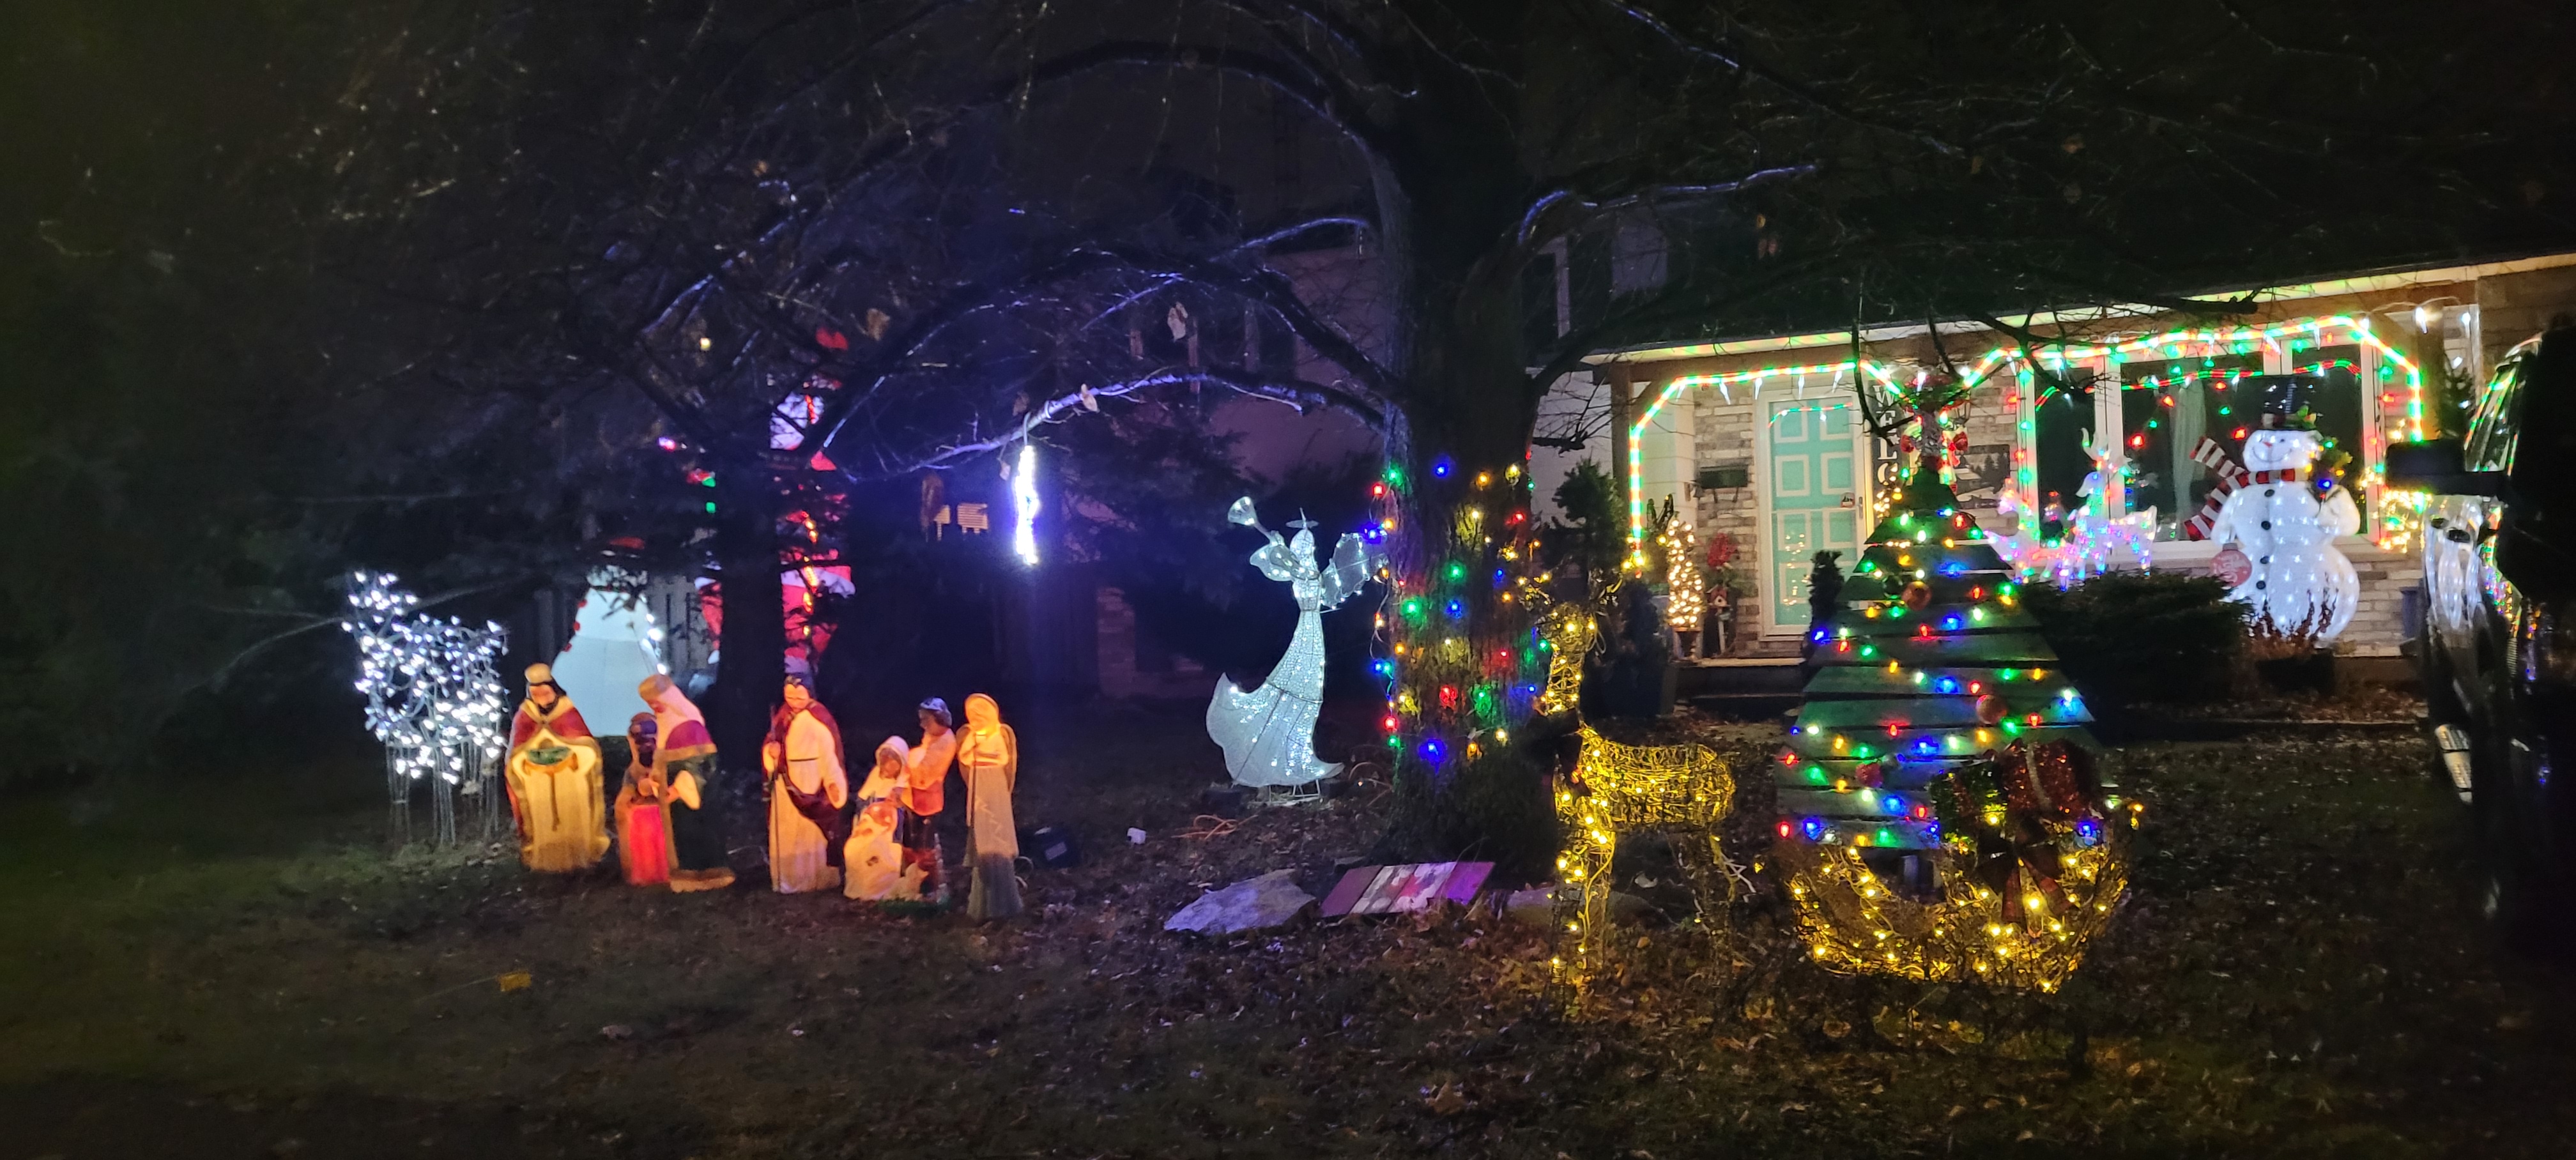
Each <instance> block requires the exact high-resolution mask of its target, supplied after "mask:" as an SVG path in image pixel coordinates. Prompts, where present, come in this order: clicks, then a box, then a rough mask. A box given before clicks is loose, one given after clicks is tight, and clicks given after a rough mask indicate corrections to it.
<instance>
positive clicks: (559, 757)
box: [504, 664, 608, 874]
mask: <svg viewBox="0 0 2576 1160" xmlns="http://www.w3.org/2000/svg"><path fill="white" fill-rule="evenodd" d="M527 678H528V699H527V700H525V701H522V702H520V703H519V712H518V714H517V715H516V716H514V717H512V718H511V719H510V758H509V762H508V764H507V767H506V770H505V772H506V774H507V777H506V778H505V779H504V780H505V781H506V783H507V784H508V786H509V789H510V810H511V813H512V814H514V815H515V816H516V817H517V818H518V822H519V860H520V861H521V862H523V863H525V864H526V865H527V867H528V869H530V870H540V871H545V872H547V873H553V874H564V873H571V872H573V871H579V870H588V869H590V868H591V867H593V866H596V865H598V864H599V859H600V858H601V856H603V855H605V854H607V853H608V811H607V809H606V806H605V801H604V791H603V787H602V786H601V784H600V776H599V766H600V757H599V742H598V741H597V740H596V739H594V738H592V737H591V735H590V726H589V725H587V724H584V723H583V722H582V719H581V711H580V710H578V709H575V708H573V705H572V698H571V697H570V696H567V695H565V693H564V690H563V686H562V685H558V684H556V683H555V674H554V670H553V669H552V668H551V667H549V666H546V665H542V664H537V665H529V666H528V671H527Z"/></svg>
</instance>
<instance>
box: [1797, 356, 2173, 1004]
mask: <svg viewBox="0 0 2576 1160" xmlns="http://www.w3.org/2000/svg"><path fill="white" fill-rule="evenodd" d="M1956 398H1957V394H1956V392H1946V393H1944V394H1943V395H1942V397H1940V398H1937V399H1935V398H1927V397H1925V396H1923V395H1920V394H1918V395H1916V396H1914V397H1911V398H1903V399H1900V400H1899V401H1900V402H1902V403H1904V404H1906V405H1907V408H1908V409H1909V410H1911V411H1914V412H1915V413H1916V415H1917V419H1916V423H1917V424H1918V426H1917V431H1918V432H1921V431H1938V430H1940V429H1941V428H1943V427H1945V426H1947V424H1946V422H1945V421H1944V419H1943V417H1942V415H1941V411H1942V410H1943V408H1944V407H1945V406H1946V405H1947V404H1949V403H1952V402H1955V401H1956ZM1949 442H1950V441H1949V440H1945V439H1940V438H1937V437H1934V438H1920V437H1917V438H1911V439H1908V440H1906V441H1905V446H1906V447H1907V448H1908V449H1909V450H1912V449H1913V448H1915V447H1920V448H1921V451H1920V454H1919V457H1918V458H1916V459H1915V460H1914V462H1913V464H1912V469H1911V473H1910V475H1909V476H1908V478H1907V479H1906V482H1905V485H1904V488H1903V489H1902V491H1901V492H1900V493H1899V494H1898V495H1897V496H1896V497H1895V498H1894V499H1893V501H1892V502H1891V503H1889V504H1888V509H1889V510H1888V511H1887V512H1886V513H1885V518H1884V519H1883V520H1882V521H1881V522H1880V523H1879V525H1878V527H1877V528H1876V529H1875V530H1873V531H1872V532H1871V534H1870V538H1869V545H1868V547H1867V549H1866V550H1864V551H1863V553H1862V554H1861V559H1860V561H1859V563H1858V564H1857V565H1855V566H1854V567H1853V569H1852V575H1851V578H1850V580H1849V581H1848V582H1847V583H1846V584H1845V585H1844V586H1843V589H1842V593H1841V596H1840V599H1839V601H1838V603H1837V605H1836V608H1835V611H1834V613H1833V615H1832V617H1831V618H1830V619H1829V620H1827V621H1826V622H1824V623H1820V624H1818V625H1816V626H1814V628H1813V629H1811V633H1812V639H1813V642H1814V644H1815V646H1816V647H1815V660H1816V663H1817V664H1818V665H1820V666H1821V667H1820V668H1819V669H1818V670H1817V672H1816V674H1815V676H1814V678H1813V679H1811V680H1810V681H1809V682H1808V684H1807V689H1806V703H1805V705H1804V706H1803V707H1802V708H1801V709H1800V710H1799V712H1798V720H1797V724H1796V725H1795V726H1794V727H1793V728H1792V729H1791V737H1790V744H1789V748H1788V750H1787V751H1786V752H1784V753H1782V754H1781V755H1780V759H1779V764H1778V765H1777V766H1776V767H1775V771H1776V776H1777V780H1778V785H1779V796H1778V801H1779V809H1780V819H1779V823H1778V834H1779V843H1778V849H1777V859H1778V862H1779V864H1780V868H1781V870H1782V872H1783V874H1784V876H1785V877H1786V878H1787V880H1788V882H1789V885H1790V892H1791V895H1792V898H1793V901H1794V902H1795V903H1796V906H1797V911H1798V916H1799V922H1800V926H1801V928H1802V930H1803V932H1804V934H1805V936H1806V940H1807V942H1808V945H1809V947H1810V949H1811V951H1812V952H1813V954H1814V956H1815V958H1816V959H1817V961H1818V962H1820V963H1822V964H1824V965H1826V966H1827V967H1830V968H1833V969H1837V970H1861V971H1871V972H1878V973H1885V974H1892V975H1899V976H1903V977H1906V978H1914V979H1979V980H1984V981H1988V982H1996V983H2003V984H2006V985H2013V986H2035V987H2039V988H2041V989H2043V990H2055V989H2056V988H2057V986H2058V985H2059V984H2060V983H2062V982H2064V981H2065V979H2066V977H2067V976H2068V975H2069V974H2071V973H2072V972H2073V971H2074V969H2075V967H2076V964H2077V963H2078V962H2079V961H2081V959H2082V956H2083V952H2084V949H2085V946H2086V944H2087V943H2088V942H2089V940H2090V939H2091V938H2092V937H2093V936H2094V935H2095V934H2096V933H2098V932H2099V931H2100V930H2101V929H2102V927H2103V926H2104V925H2105V924H2106V923H2107V922H2108V921H2109V920H2110V917H2111V915H2112V913H2113V911H2114V910H2115V908H2116V907H2117V905H2118V903H2119V901H2120V898H2121V896H2122V894H2123V892H2124V891H2125V889H2126V884H2127V881H2128V874H2127V868H2128V854H2127V849H2128V843H2127V834H2128V831H2129V830H2130V829H2131V828H2133V827H2134V826H2135V824H2136V815H2137V813H2138V810H2139V807H2138V805H2137V804H2136V803H2134V802H2128V801H2124V800H2123V799H2122V798H2121V797H2120V796H2119V795H2118V793H2117V791H2116V789H2115V788H2114V787H2111V786H2108V785H2105V784H2103V782H2102V780H2101V778H2100V777H2099V776H2098V775H2097V773H2096V766H2095V763H2094V761H2093V750H2094V747H2095V743H2094V742H2093V740H2092V738H2091V736H2090V735H2089V734H2088V732H2087V731H2086V730H2085V728H2084V724H2085V723H2086V722H2088V721H2090V720H2091V719H2092V718H2091V715H2090V714H2089V713H2087V712H2086V710H2085V707H2084V700H2083V697H2082V695H2081V694H2080V693H2078V692H2077V690H2076V688H2075V685H2074V683H2073V682H2072V681H2070V680H2069V679H2067V677H2066V675H2065V673H2064V672H2063V671H2062V670H2060V669H2059V668H2058V667H2057V657H2056V654H2055V653H2054V652H2052V651H2051V650H2050V649H2049V647H2048V643H2047V642H2046V641H2045V640H2043V639H2042V638H2041V636H2040V634H2039V630H2038V625H2037V623H2036V622H2035V621H2034V620H2033V619H2032V618H2031V615H2030V613H2029V612H2028V611H2027V610H2026V609H2024V608H2023V607H2022V603H2021V600H2020V590H2019V586H2018V584H2017V583H2016V582H2015V581H2014V578H2013V573H2012V572H2011V571H2010V570H2008V569H2007V568H2006V566H2005V564H2004V562H2003V560H2002V559H2001V558H2000V557H1998V556H1997V555H1996V553H1995V550H1994V548H1993V547H1992V546H1991V545H1990V544H1988V543H1987V542H1986V540H1985V537H1984V535H1983V533H1981V532H1980V531H1979V530H1978V528H1977V525H1976V521H1975V520H1973V519H1971V518H1969V516H1968V515H1967V513H1965V512H1964V511H1962V510H1960V508H1959V504H1958V500H1957V497H1956V496H1955V495H1953V494H1952V492H1951V489H1950V485H1949V484H1948V483H1947V482H1945V481H1944V479H1943V478H1942V477H1943V475H1944V474H1945V472H1944V470H1943V468H1944V464H1945V455H1946V454H1947V453H1948V452H1947V444H1948V443H1949Z"/></svg>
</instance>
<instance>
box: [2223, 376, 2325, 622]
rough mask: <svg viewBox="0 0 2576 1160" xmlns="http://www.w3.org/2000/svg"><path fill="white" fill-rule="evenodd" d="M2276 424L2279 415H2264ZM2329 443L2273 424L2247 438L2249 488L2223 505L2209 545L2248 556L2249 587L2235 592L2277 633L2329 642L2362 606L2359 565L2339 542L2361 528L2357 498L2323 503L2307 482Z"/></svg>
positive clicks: (2232, 593)
mask: <svg viewBox="0 0 2576 1160" xmlns="http://www.w3.org/2000/svg"><path fill="white" fill-rule="evenodd" d="M2263 418H2264V421H2265V422H2266V423H2267V424H2269V423H2271V422H2274V421H2276V420H2277V418H2278V417H2277V416H2275V415H2269V414H2267V415H2265V416H2263ZM2324 449H2325V445H2324V444H2323V443H2322V442H2320V441H2319V440H2318V438H2317V433H2316V432H2314V431H2300V430H2293V429H2288V428H2280V427H2272V426H2268V425H2267V426H2266V427H2264V428H2263V429H2261V430H2258V431H2255V432H2253V433H2252V434H2250V435H2247V436H2246V437H2245V454H2244V464H2245V471H2246V481H2245V484H2244V486H2242V487H2239V488H2237V489H2236V490H2235V491H2234V492H2233V493H2231V494H2229V495H2228V497H2227V499H2226V502H2224V503H2222V504H2220V505H2219V509H2218V520H2217V522H2216V523H2214V524H2212V525H2211V526H2210V539H2212V540H2214V541H2216V542H2217V543H2218V544H2219V545H2220V546H2221V547H2222V548H2224V547H2227V546H2233V547H2235V548H2236V549H2237V550H2238V551H2240V552H2243V553H2244V556H2245V561H2246V574H2245V579H2244V582H2243V583H2240V584H2238V585H2237V586H2236V587H2235V589H2234V590H2232V591H2230V592H2229V593H2228V596H2229V597H2230V598H2231V599H2234V600H2236V601H2237V602H2239V603H2241V604H2244V605H2245V606H2247V607H2248V608H2251V609H2252V610H2253V615H2254V617H2255V618H2256V619H2257V620H2259V621H2264V622H2268V624H2269V625H2270V627H2271V628H2272V630H2273V631H2275V632H2279V633H2285V634H2286V633H2293V632H2297V631H2299V630H2301V629H2307V630H2310V631H2313V632H2315V634H2316V640H2317V643H2319V644H2323V643H2325V642H2327V641H2330V640H2333V639H2334V638H2335V637H2337V636H2340V635H2342V634H2343V630H2344V626H2345V625H2348V624H2350V623H2352V612H2353V608H2354V606H2355V605H2356V604H2358V603H2359V602H2360V600H2361V579H2360V577H2358V576H2356V575H2355V574H2354V573H2353V570H2352V561H2350V560H2347V559H2345V558H2344V555H2343V553H2342V552H2340V551H2337V550H2336V549H2335V546H2334V538H2335V537H2336V536H2348V535H2351V534H2353V533H2354V532H2357V531H2359V530H2361V512H2360V510H2359V509H2358V508H2356V507H2354V506H2353V502H2352V496H2351V495H2350V494H2348V493H2346V492H2345V491H2344V489H2343V488H2341V487H2335V488H2333V489H2332V490H2331V491H2330V493H2329V494H2328V495H2327V496H2326V497H2325V499H2324V500H2322V501H2320V500H2319V499H2318V497H2317V491H2316V487H2315V485H2314V483H2312V482H2311V481H2309V480H2308V479H2307V474H2308V468H2309V465H2311V464H2313V463H2315V462H2316V459H2317V455H2318V453H2319V452H2321V451H2323V450H2324Z"/></svg>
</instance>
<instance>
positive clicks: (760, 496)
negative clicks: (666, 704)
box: [706, 467, 787, 776]
mask: <svg viewBox="0 0 2576 1160" xmlns="http://www.w3.org/2000/svg"><path fill="white" fill-rule="evenodd" d="M777 508H778V489H777V488H776V487H775V486H773V484H772V481H771V480H770V478H769V473H768V472H766V471H764V470H761V469H759V468H757V467H739V468H733V469H729V470H724V471H719V472H717V473H716V566H717V567H718V568H719V569H721V570H722V572H723V576H722V581H723V585H724V587H723V590H722V591H723V596H724V629H723V633H722V636H721V639H719V640H718V642H717V647H718V648H719V649H721V650H722V660H721V662H720V663H719V664H718V665H717V668H716V687H715V692H714V695H713V696H712V697H711V698H710V700H709V703H708V705H707V706H706V708H707V727H708V730H709V731H710V732H712V733H714V734H715V738H716V751H717V752H718V753H719V754H720V755H722V761H723V765H724V767H725V768H726V769H728V770H735V769H750V770H754V771H755V774H754V776H757V773H756V771H757V770H758V769H759V767H760V744H761V741H762V739H763V738H764V737H766V736H767V734H768V732H769V710H770V706H771V705H773V704H775V703H776V702H777V700H778V695H779V693H778V690H779V685H780V684H781V682H782V681H783V680H784V679H785V677H786V672H787V665H786V655H787V614H786V609H785V606H784V603H783V602H784V600H785V594H784V592H783V590H782V587H781V585H780V583H779V579H778V573H779V564H778V547H779V543H778V515H779V513H778V510H777Z"/></svg>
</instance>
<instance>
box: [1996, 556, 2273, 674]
mask: <svg viewBox="0 0 2576 1160" xmlns="http://www.w3.org/2000/svg"><path fill="white" fill-rule="evenodd" d="M2023 592H2024V594H2025V596H2024V599H2025V600H2026V601H2027V602H2028V604H2029V606H2030V610H2031V613H2032V615H2034V616H2036V617H2038V618H2039V624H2040V631H2041V633H2042V634H2043V635H2045V636H2046V637H2047V638H2048V643H2049V645H2050V646H2051V647H2053V648H2055V649H2056V650H2057V655H2058V658H2059V660H2060V661H2061V662H2062V663H2063V664H2064V666H2065V668H2066V671H2067V672H2068V673H2069V674H2070V675H2072V676H2073V677H2074V678H2075V681H2076V684H2078V685H2079V686H2081V687H2082V688H2083V690H2084V694H2085V696H2086V698H2087V699H2089V700H2091V701H2093V702H2094V703H2095V704H2097V705H2101V704H2108V705H2113V706H2118V705H2124V704H2134V703H2137V702H2141V701H2166V702H2195V701H2214V700H2217V699H2219V698H2221V697H2225V696H2227V695H2228V694H2229V693H2230V692H2231V691H2232V690H2233V674H2234V672H2235V671H2236V667H2237V662H2238V659H2239V657H2240V656H2242V654H2243V653H2244V650H2245V615H2244V609H2243V607H2242V606H2240V605H2238V604H2236V603H2234V602H2232V601H2230V600H2228V599H2227V584H2226V582H2224V581H2222V580H2219V579H2217V578H2216V577H2212V576H2191V575H2184V574H2180V573H2172V572H2107V573H2104V574H2102V575H2100V576H2096V577H2094V578H2092V579H2090V580H2087V581H2085V582H2083V583H2081V584H2078V585H2076V586H2074V587H2072V588H2069V589H2066V590H2065V591H2062V592H2061V591H2059V590H2058V589H2056V588H2054V587H2051V586H2049V585H2047V584H2032V585H2028V586H2026V587H2024V589H2023Z"/></svg>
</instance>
